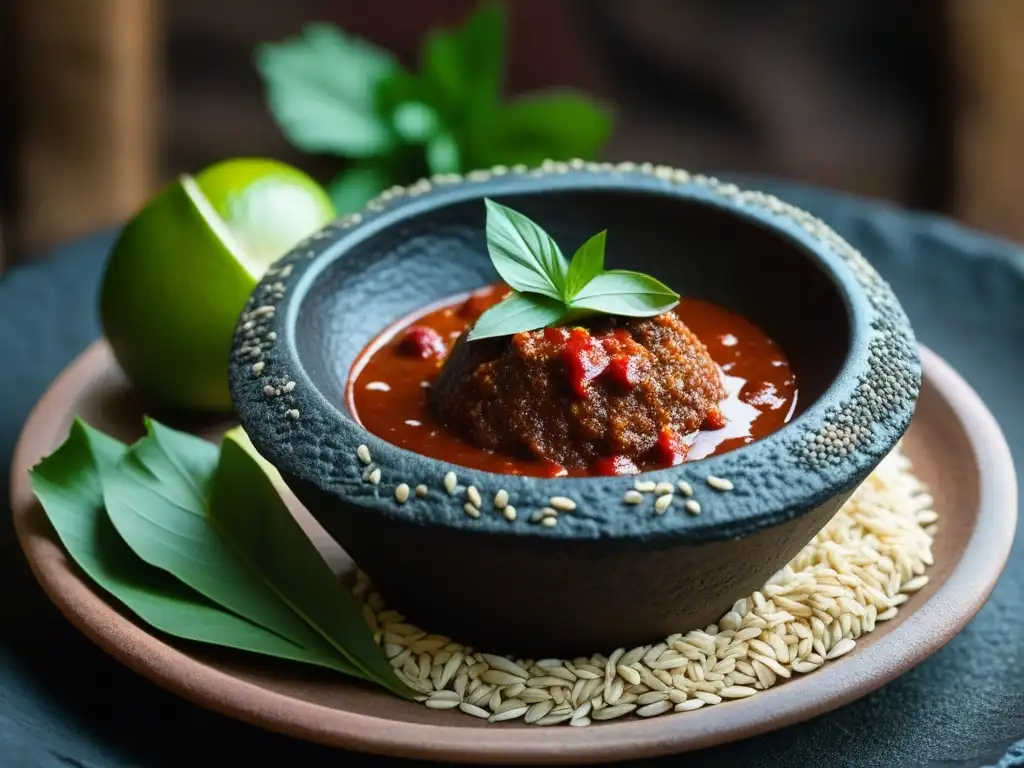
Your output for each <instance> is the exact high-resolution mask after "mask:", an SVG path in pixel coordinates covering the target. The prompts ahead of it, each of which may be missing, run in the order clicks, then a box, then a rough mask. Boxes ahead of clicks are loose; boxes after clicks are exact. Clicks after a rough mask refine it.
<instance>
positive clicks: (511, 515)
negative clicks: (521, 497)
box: [501, 505, 516, 523]
mask: <svg viewBox="0 0 1024 768" xmlns="http://www.w3.org/2000/svg"><path fill="white" fill-rule="evenodd" d="M501 514H502V515H504V516H505V519H506V520H508V521H509V522H510V523H511V522H512V521H513V520H515V519H516V508H515V507H513V506H511V505H509V506H507V507H505V508H504V509H502V510H501Z"/></svg>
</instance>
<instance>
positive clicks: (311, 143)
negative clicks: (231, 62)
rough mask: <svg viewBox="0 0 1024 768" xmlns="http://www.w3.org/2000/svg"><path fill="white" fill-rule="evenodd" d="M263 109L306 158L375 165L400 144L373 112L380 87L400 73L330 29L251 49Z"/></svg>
mask: <svg viewBox="0 0 1024 768" xmlns="http://www.w3.org/2000/svg"><path fill="white" fill-rule="evenodd" d="M255 59H256V68H257V69H258V71H259V73H260V75H261V77H262V78H263V82H264V86H265V89H266V93H267V102H268V104H269V106H270V111H271V112H272V114H273V116H274V119H275V120H276V121H277V123H278V124H279V125H280V126H281V129H282V130H283V131H284V133H285V135H286V136H287V137H288V139H289V140H290V141H291V142H292V144H294V145H295V146H296V147H298V148H299V149H301V150H303V151H306V152H326V153H332V154H338V155H341V156H343V157H354V158H363V157H374V156H377V155H381V154H384V153H386V152H388V151H389V150H390V149H391V148H392V147H393V146H394V144H395V142H396V141H397V138H396V136H395V135H394V133H393V132H392V130H391V126H390V125H389V124H388V122H387V121H386V120H384V119H382V118H381V116H380V115H379V114H378V111H377V103H376V93H377V89H378V87H379V86H380V85H381V84H382V83H383V82H385V81H386V80H387V79H388V78H389V77H391V76H392V75H394V74H396V73H399V72H400V71H401V70H400V67H399V65H398V63H397V61H396V60H395V59H394V57H393V56H392V55H391V54H390V53H388V52H387V51H384V50H382V49H380V48H377V47H376V46H374V45H371V44H370V43H368V42H366V41H365V40H361V39H359V38H356V37H352V36H348V35H345V34H343V33H341V32H340V31H339V30H337V29H336V28H334V27H332V26H330V25H328V24H310V25H308V26H307V27H306V28H305V29H304V30H303V34H302V35H301V36H298V37H295V38H290V39H287V40H284V41H282V42H277V43H264V44H262V45H260V46H258V47H257V49H256V56H255Z"/></svg>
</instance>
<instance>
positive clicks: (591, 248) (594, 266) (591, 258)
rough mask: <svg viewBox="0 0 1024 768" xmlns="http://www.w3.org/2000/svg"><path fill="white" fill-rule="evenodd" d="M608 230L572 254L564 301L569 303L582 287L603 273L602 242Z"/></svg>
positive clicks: (598, 234) (601, 232)
mask: <svg viewBox="0 0 1024 768" xmlns="http://www.w3.org/2000/svg"><path fill="white" fill-rule="evenodd" d="M607 234H608V230H606V229H602V230H601V231H600V232H598V233H597V234H596V235H594V236H593V237H592V238H590V239H589V240H587V242H585V243H584V244H583V245H581V246H580V247H579V249H577V251H576V253H575V254H573V257H572V261H571V262H570V263H569V275H568V277H567V279H566V288H565V300H566V301H569V300H571V299H572V297H573V296H575V295H576V294H577V293H579V292H580V291H581V290H583V286H585V285H586V284H587V283H589V282H590V281H591V280H593V279H594V278H595V277H597V276H598V275H599V274H601V273H602V272H603V271H604V241H605V237H606V236H607Z"/></svg>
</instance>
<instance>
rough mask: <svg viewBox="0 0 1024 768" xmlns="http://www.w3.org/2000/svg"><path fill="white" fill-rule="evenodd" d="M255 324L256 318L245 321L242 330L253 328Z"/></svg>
mask: <svg viewBox="0 0 1024 768" xmlns="http://www.w3.org/2000/svg"><path fill="white" fill-rule="evenodd" d="M254 325H256V321H255V320H246V321H245V323H243V324H242V330H243V331H249V330H252V327H253V326H254Z"/></svg>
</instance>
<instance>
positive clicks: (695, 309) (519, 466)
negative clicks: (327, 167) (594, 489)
mask: <svg viewBox="0 0 1024 768" xmlns="http://www.w3.org/2000/svg"><path fill="white" fill-rule="evenodd" d="M506 290H507V288H506V287H505V286H503V285H497V286H491V287H489V288H485V289H483V290H480V291H477V292H475V293H473V294H471V295H470V296H469V297H468V298H467V297H466V296H465V295H463V296H460V297H456V298H453V299H452V300H451V302H450V303H446V304H444V305H442V306H440V307H439V308H433V309H427V310H425V311H421V312H419V313H416V314H415V315H413V316H410V317H406V318H404V319H402V320H400V321H399V322H398V323H396V324H395V325H393V326H391V327H390V328H388V329H387V330H386V331H385V332H384V333H382V334H381V335H380V336H379V337H378V338H377V339H375V340H374V341H373V342H371V343H370V344H369V345H368V346H367V348H366V349H364V350H363V352H362V353H361V354H360V356H359V358H358V359H357V360H356V363H355V365H353V367H352V372H351V374H350V376H349V381H348V391H347V401H348V402H347V405H348V408H349V410H350V411H351V412H352V414H353V416H354V417H355V418H356V420H357V421H358V422H359V423H361V424H362V425H363V426H364V427H365V428H366V429H367V430H369V431H370V432H373V433H374V434H376V435H378V436H380V437H381V438H383V439H385V440H387V441H388V442H390V443H393V444H395V445H398V446H401V447H403V448H407V449H408V450H411V451H414V452H416V453H419V454H422V455H425V456H431V457H434V458H438V459H443V460H445V461H449V462H451V463H453V464H459V465H462V466H467V467H474V468H477V469H483V470H486V471H490V472H496V473H501V474H517V475H534V476H542V477H552V476H558V475H573V476H585V475H601V474H633V473H635V472H638V471H645V470H650V469H655V468H659V467H666V466H672V465H674V464H678V463H680V462H682V461H693V460H695V459H700V458H703V457H705V456H709V455H711V454H716V453H724V452H726V451H730V450H732V449H734V448H738V447H739V446H741V445H744V444H746V443H749V442H752V441H753V440H756V439H758V438H761V437H764V436H765V435H768V434H771V433H772V432H774V431H775V430H777V429H779V428H780V427H781V426H782V425H783V424H785V423H786V422H787V421H789V419H790V418H791V417H792V415H793V411H794V409H795V406H796V400H797V387H796V380H795V378H794V376H793V372H792V370H791V369H790V367H789V362H788V361H787V360H786V358H785V355H783V353H782V351H781V350H780V349H779V347H778V346H777V345H776V344H775V343H774V342H773V341H772V340H771V339H769V338H768V337H767V336H766V335H765V334H764V333H762V332H761V331H760V329H758V328H757V327H756V326H754V325H753V324H751V323H750V322H748V321H746V320H744V319H743V318H742V317H740V316H738V315H735V314H733V313H732V312H729V311H728V310H725V309H722V308H721V307H718V306H716V305H714V304H711V303H708V302H705V301H700V300H697V299H686V298H684V299H682V300H681V301H680V303H679V306H678V307H676V309H675V310H673V312H674V313H675V315H676V316H677V317H678V320H681V321H682V324H684V325H685V327H686V328H688V329H689V331H686V328H683V331H686V332H687V333H689V332H692V334H693V335H695V336H696V337H697V338H698V339H699V340H700V342H702V343H703V345H704V346H705V347H706V348H707V352H708V354H709V355H710V358H711V360H713V361H714V363H715V364H717V366H718V367H719V368H720V370H721V389H720V390H719V389H718V388H717V387H716V388H715V395H716V399H717V398H718V397H722V396H723V395H724V397H722V399H721V400H720V401H719V402H718V403H717V406H712V407H711V408H710V409H708V410H707V411H706V413H702V415H701V418H700V420H699V421H697V422H691V421H687V420H684V421H683V423H681V424H679V425H677V426H678V427H679V428H678V429H674V428H672V427H669V428H667V429H661V430H660V431H658V433H657V437H656V439H655V442H654V444H653V445H651V446H650V449H649V450H647V451H646V452H645V453H644V454H643V455H642V456H640V457H637V456H631V457H627V456H623V455H615V454H614V453H612V454H611V455H601V456H595V455H589V456H582V457H581V456H580V455H579V454H578V453H569V454H567V456H568V460H566V464H568V465H569V466H565V464H562V463H559V462H558V461H554V460H548V459H545V458H541V457H540V456H537V455H510V454H507V453H505V452H504V451H501V450H495V449H490V448H484V447H480V443H481V440H480V439H475V440H474V441H475V442H476V443H477V444H474V441H471V440H468V439H466V438H465V437H464V435H465V432H464V431H460V430H459V429H455V428H453V427H454V426H456V425H454V424H447V425H446V424H444V423H442V422H441V420H440V418H439V417H438V416H437V415H436V409H435V408H432V407H431V398H430V396H429V393H430V388H431V387H432V386H434V385H436V384H437V383H438V380H439V378H441V371H442V368H443V367H444V364H445V360H446V357H447V356H448V355H449V353H450V352H451V350H452V347H453V346H454V345H455V343H456V340H457V339H458V338H459V336H460V335H461V334H463V333H464V332H465V331H466V330H467V329H468V328H469V327H470V326H471V325H472V323H473V322H474V321H475V320H476V319H477V318H478V317H479V316H480V315H481V314H482V313H483V312H484V310H486V309H487V308H489V307H490V306H492V305H493V304H495V303H497V302H498V301H499V300H500V299H501V298H502V296H503V295H504V293H505V291H506ZM630 322H631V323H633V324H635V323H636V321H630ZM643 323H644V324H645V325H646V324H649V323H650V321H643ZM673 324H674V325H679V323H678V321H677V319H676V318H673V317H665V318H663V319H662V320H661V325H669V326H672V325H673ZM595 333H596V331H595ZM633 333H634V335H636V331H635V330H634V332H633ZM540 334H546V335H544V336H541V335H540ZM540 334H538V333H536V332H535V333H534V337H535V338H536V339H537V340H538V342H539V343H540V344H541V345H542V346H543V345H544V344H546V343H552V344H561V345H562V347H563V349H562V350H561V353H560V358H561V361H562V363H563V365H562V367H560V368H559V369H558V370H562V371H564V376H565V377H566V381H565V384H566V386H567V387H568V389H569V391H572V392H574V393H575V396H576V397H578V398H579V399H580V403H581V404H585V403H586V402H587V400H586V399H587V397H588V393H589V391H590V389H591V388H592V387H593V386H595V384H596V383H597V382H600V383H601V385H602V386H608V387H614V388H616V389H617V390H619V391H626V390H629V389H630V388H631V387H632V386H633V382H635V381H638V380H640V377H641V376H642V375H643V373H644V372H643V371H642V370H640V369H638V366H641V367H642V366H643V365H645V361H644V360H643V359H642V358H641V357H640V356H638V355H634V354H627V353H628V352H629V345H630V343H631V342H630V335H629V334H628V333H626V332H625V331H624V330H623V329H621V328H620V329H617V330H614V331H606V332H605V337H606V339H605V340H604V341H603V342H602V343H601V344H600V345H595V344H594V341H593V338H589V337H588V336H586V335H585V334H586V332H582V333H581V332H580V331H578V330H573V329H568V328H566V329H545V331H543V332H540ZM556 336H557V338H555V337H556ZM619 340H621V344H622V349H621V352H620V350H619V348H618V347H617V346H616V345H617V344H618V343H619ZM508 341H509V340H508V339H505V340H504V341H503V342H502V341H495V340H482V341H479V342H472V343H469V345H468V346H469V349H470V350H471V349H472V348H473V346H474V345H485V344H488V343H490V344H495V343H505V344H507V343H508ZM513 341H514V339H513ZM465 344H466V342H463V345H465ZM481 349H482V347H481ZM453 362H454V361H453ZM445 373H446V378H450V375H449V371H448V370H446V371H445ZM598 377H600V378H598ZM442 383H446V382H442ZM465 421H466V424H462V425H458V426H460V427H461V428H463V429H464V428H465V427H466V426H467V425H470V428H472V425H473V424H474V423H479V422H480V421H482V420H481V419H473V418H467V419H465ZM684 429H685V430H687V431H686V432H685V433H683V430H684ZM473 437H474V438H478V437H479V436H477V435H474V436H473ZM483 443H484V444H486V441H483ZM541 455H544V454H543V453H542V454H541Z"/></svg>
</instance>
